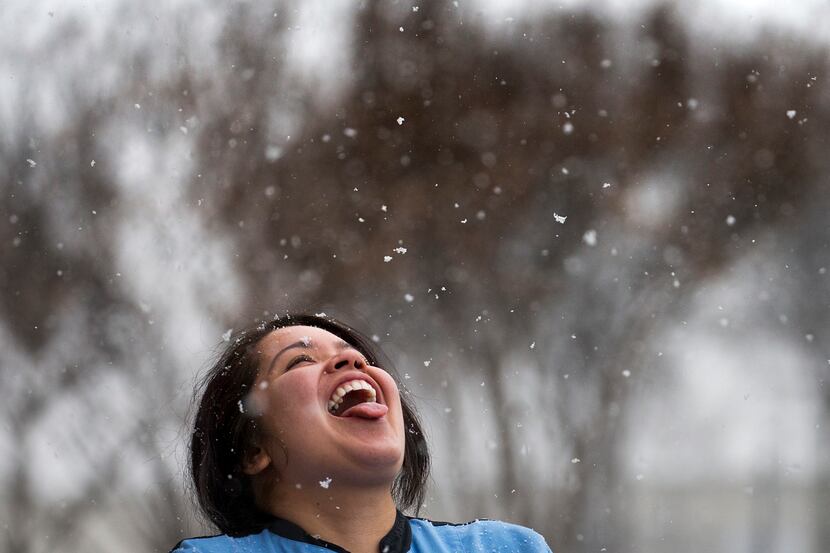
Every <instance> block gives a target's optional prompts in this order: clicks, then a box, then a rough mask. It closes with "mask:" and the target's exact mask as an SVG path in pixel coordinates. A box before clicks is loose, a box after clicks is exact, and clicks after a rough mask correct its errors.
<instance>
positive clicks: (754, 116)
mask: <svg viewBox="0 0 830 553" xmlns="http://www.w3.org/2000/svg"><path fill="white" fill-rule="evenodd" d="M828 15H830V14H829V13H828V9H827V7H826V5H825V3H823V2H810V1H804V2H800V3H792V4H790V5H789V7H787V8H783V7H779V6H778V5H776V4H775V3H773V2H728V1H727V0H701V1H700V2H694V3H691V2H689V3H685V2H684V3H677V4H672V3H666V2H653V1H646V0H642V1H640V2H619V1H612V0H606V1H597V2H585V1H582V2H580V1H574V0H571V1H563V2H558V3H557V2H530V1H527V2H521V1H512V2H495V1H492V0H491V1H485V0H458V1H455V2H452V1H438V0H411V1H410V0H400V1H388V0H383V1H377V2H350V1H344V0H337V1H333V0H331V1H324V0H317V1H308V2H281V1H272V2H247V1H236V0H235V1H225V2H215V3H204V2H198V1H196V0H176V1H173V2H170V1H168V2H147V3H135V2H128V1H126V0H109V1H102V0H86V1H81V0H72V1H67V2H60V3H56V2H48V1H35V2H24V1H18V0H5V1H4V2H3V4H2V7H1V8H0V185H1V186H2V196H1V197H0V260H1V263H0V389H2V393H3V401H2V402H0V423H2V424H0V451H2V454H0V497H1V498H2V506H0V528H1V529H2V533H3V534H2V540H0V550H2V551H4V552H10V553H11V552H15V553H29V552H32V553H35V552H45V551H49V552H70V551H83V550H89V551H99V550H100V551H112V550H118V551H125V552H133V551H135V552H139V551H158V552H165V551H168V550H169V549H170V547H172V546H173V545H174V544H175V543H176V542H177V541H178V540H179V539H181V538H182V537H184V536H188V535H194V534H204V533H209V532H210V529H208V528H207V527H205V526H204V525H203V524H202V523H201V522H200V521H199V519H198V518H197V517H196V515H195V510H194V508H193V504H192V501H191V499H190V498H189V496H188V495H187V494H186V492H185V483H184V480H183V472H184V468H183V467H184V458H185V453H186V440H187V436H188V432H187V426H186V417H187V415H188V411H189V408H190V401H191V396H192V390H193V385H194V383H195V380H196V376H197V375H198V374H199V373H200V371H203V370H204V369H205V368H206V367H207V366H208V364H209V361H210V359H212V357H213V356H214V355H215V353H216V351H217V350H218V348H219V347H221V346H222V345H223V343H224V340H225V339H227V338H226V337H227V336H228V335H229V334H228V331H229V330H230V331H232V330H233V329H239V328H241V327H244V326H248V325H250V324H252V323H254V322H256V321H258V320H264V319H268V318H271V317H273V316H274V315H275V314H278V313H283V312H285V311H286V310H303V311H310V312H319V311H325V312H326V313H328V314H330V315H335V316H338V317H340V318H342V319H344V320H346V321H348V322H350V323H352V324H353V325H355V326H356V327H358V328H360V329H363V330H364V331H365V332H367V333H368V334H369V335H373V336H374V338H375V339H376V340H378V341H379V343H380V344H381V345H382V347H383V348H384V349H385V350H386V351H387V353H389V354H390V356H391V357H392V358H393V359H394V360H395V362H396V365H397V368H398V370H399V372H400V373H401V375H402V379H403V382H404V384H405V385H406V387H407V389H408V391H409V392H408V393H411V394H412V395H413V396H414V397H415V398H416V402H417V404H418V405H419V406H420V409H421V412H422V415H423V417H424V419H425V422H426V428H427V430H428V432H429V439H430V442H431V444H432V447H433V452H434V462H435V468H434V474H433V479H432V485H431V488H430V491H429V494H428V498H427V502H426V505H425V506H424V509H423V511H422V514H423V515H426V516H429V517H431V518H435V519H441V520H457V521H458V520H469V519H471V518H474V517H487V518H501V519H506V520H509V521H513V522H517V523H520V524H524V525H528V526H532V527H533V528H535V529H536V530H537V531H539V532H541V533H542V534H543V535H544V536H545V537H546V539H547V541H548V543H549V544H550V545H551V546H552V548H553V549H554V551H557V552H562V553H566V552H568V553H569V552H583V551H584V552H597V553H599V552H602V551H608V552H644V553H649V552H663V551H673V552H676V553H683V552H689V553H692V552H700V551H710V552H730V553H737V552H787V553H790V552H819V551H827V550H828V548H830V524H828V522H830V521H828V513H829V512H830V446H829V445H828V443H830V433H829V432H828V428H830V385H829V384H828V376H830V351H829V350H830V346H828V339H830V310H829V309H828V308H830V281H828V279H830V276H828V265H830V251H829V250H828V237H830V222H829V221H828V213H830V187H828V174H830V173H828V170H830V156H828V154H827V148H828V133H830V95H828V93H827V91H828V86H830V80H829V79H830V76H829V75H828V47H829V46H830V41H828V36H830V33H828V31H830V29H828V27H830V23H829V22H830V18H829V17H828ZM223 335H224V336H225V337H224V338H223Z"/></svg>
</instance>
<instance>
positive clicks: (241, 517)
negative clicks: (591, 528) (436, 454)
mask: <svg viewBox="0 0 830 553" xmlns="http://www.w3.org/2000/svg"><path fill="white" fill-rule="evenodd" d="M390 367H391V365H390V364H389V363H388V362H387V361H386V358H385V357H384V356H383V354H382V352H381V351H380V350H379V349H378V347H377V346H376V345H375V344H374V343H372V341H371V340H368V339H366V338H365V337H364V336H363V335H361V334H360V333H358V332H356V331H355V330H354V329H352V328H350V327H349V326H347V325H345V324H343V323H341V322H339V321H336V320H334V319H332V318H329V317H322V316H310V315H301V316H286V317H282V318H279V319H275V320H273V321H270V322H268V323H264V324H262V325H260V326H258V327H256V328H254V329H251V330H248V331H245V332H242V333H240V334H239V338H238V339H236V340H232V341H231V343H230V345H229V346H228V348H227V349H226V350H225V352H224V353H223V354H222V356H221V357H220V359H219V361H218V362H217V363H216V365H215V366H214V367H213V368H212V369H211V370H210V372H209V373H208V374H207V376H206V377H205V380H204V383H203V387H202V396H201V400H200V402H199V405H198V411H197V413H196V419H195V425H194V429H193V434H192V437H191V443H190V454H191V455H190V468H191V472H192V477H193V486H194V488H195V492H196V496H197V498H198V501H199V505H200V507H201V508H202V510H203V511H204V514H205V515H206V516H207V518H208V519H209V520H210V522H211V523H212V524H214V525H215V526H216V527H217V528H218V529H219V530H220V531H221V532H222V534H220V535H217V536H212V537H203V538H191V539H187V540H184V541H182V542H180V543H179V544H178V545H177V546H176V547H175V548H174V553H185V552H204V553H220V552H237V551H245V552H250V553H258V552H266V551H267V552H277V551H289V552H297V553H300V552H313V551H322V550H323V549H328V550H333V551H340V552H343V551H351V552H354V553H370V552H371V553H399V552H400V553H403V552H406V551H411V552H412V553H425V552H451V551H452V552H458V551H470V552H473V551H488V552H489V551H499V552H508V551H522V552H525V551H527V552H549V551H550V549H548V547H547V545H546V544H545V541H544V539H543V538H542V537H541V536H540V535H539V534H537V533H535V532H533V531H532V530H529V529H527V528H523V527H521V526H515V525H512V524H507V523H503V522H497V521H475V522H471V523H467V524H460V525H455V524H446V523H436V522H431V521H428V520H425V519H421V518H414V517H408V516H405V515H404V514H403V513H402V511H404V510H407V509H414V510H415V512H417V510H418V507H419V506H420V505H421V503H422V501H423V498H424V489H425V484H426V480H427V475H428V472H429V453H428V449H427V444H426V440H425V439H424V434H423V432H422V430H421V425H420V422H419V420H418V416H417V413H416V412H415V410H414V408H413V407H412V405H411V404H410V402H409V400H408V399H407V398H406V397H405V396H401V394H400V393H399V391H398V385H397V383H396V381H395V378H394V377H393V376H392V374H391V373H390V372H389V371H388V369H389V368H390Z"/></svg>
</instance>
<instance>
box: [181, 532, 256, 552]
mask: <svg viewBox="0 0 830 553" xmlns="http://www.w3.org/2000/svg"><path fill="white" fill-rule="evenodd" d="M268 542H269V540H268V539H267V536H266V535H265V534H264V533H259V534H251V535H248V536H242V537H231V536H228V535H226V534H219V535H217V536H203V537H198V538H187V539H186V540H182V541H180V542H179V543H177V544H176V546H175V547H173V549H172V551H170V553H259V552H263V551H272V549H270V546H269V543H268Z"/></svg>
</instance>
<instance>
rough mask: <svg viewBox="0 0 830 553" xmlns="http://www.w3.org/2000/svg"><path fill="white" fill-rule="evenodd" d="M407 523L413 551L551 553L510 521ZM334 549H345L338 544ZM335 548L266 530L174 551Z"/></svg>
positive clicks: (306, 552) (258, 552)
mask: <svg viewBox="0 0 830 553" xmlns="http://www.w3.org/2000/svg"><path fill="white" fill-rule="evenodd" d="M407 522H408V524H409V528H410V529H411V532H412V542H411V545H410V547H409V549H408V551H409V553H461V552H487V553H512V552H517V553H518V552H521V553H550V548H548V546H547V544H546V543H545V539H544V538H543V537H542V536H540V535H539V534H537V533H536V532H534V531H533V530H530V529H529V528H524V527H522V526H517V525H515V524H508V523H506V522H499V521H495V520H477V521H474V522H468V523H466V524H446V523H434V522H432V521H429V520H425V519H419V518H410V519H407ZM332 546H333V544H332ZM333 548H336V549H337V550H340V551H342V549H340V548H338V547H336V546H333ZM331 549H332V547H327V546H325V545H319V544H312V543H305V542H303V541H297V540H294V539H290V538H287V537H284V536H280V535H278V534H275V533H273V532H272V531H270V530H263V531H262V532H260V533H258V534H250V535H247V536H243V537H237V538H232V537H229V536H226V535H219V536H213V537H207V538H190V539H187V540H184V541H182V542H181V543H179V544H178V546H177V547H176V548H175V549H174V550H173V552H172V553H277V552H280V553H282V552H285V553H314V552H316V553H321V552H322V551H326V550H329V551H330V550H331ZM388 553H398V552H395V551H390V552H388Z"/></svg>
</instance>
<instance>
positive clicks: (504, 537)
mask: <svg viewBox="0 0 830 553" xmlns="http://www.w3.org/2000/svg"><path fill="white" fill-rule="evenodd" d="M410 525H411V527H412V549H411V550H410V551H411V553H425V552H427V551H440V552H442V553H443V552H453V553H455V552H461V551H470V552H478V551H486V552H494V553H510V552H514V551H515V552H522V553H550V548H549V547H548V545H547V543H546V542H545V538H543V537H542V536H541V535H540V534H538V533H537V532H535V531H534V530H531V529H530V528H525V527H524V526H519V525H518V524H511V523H509V522H502V521H499V520H474V521H471V522H466V523H462V524H455V523H447V522H437V521H431V520H427V519H421V518H413V519H410Z"/></svg>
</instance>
